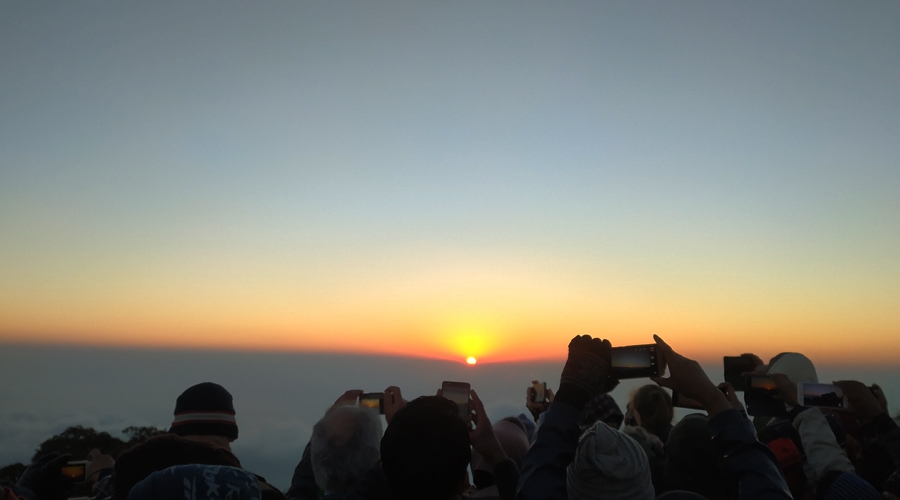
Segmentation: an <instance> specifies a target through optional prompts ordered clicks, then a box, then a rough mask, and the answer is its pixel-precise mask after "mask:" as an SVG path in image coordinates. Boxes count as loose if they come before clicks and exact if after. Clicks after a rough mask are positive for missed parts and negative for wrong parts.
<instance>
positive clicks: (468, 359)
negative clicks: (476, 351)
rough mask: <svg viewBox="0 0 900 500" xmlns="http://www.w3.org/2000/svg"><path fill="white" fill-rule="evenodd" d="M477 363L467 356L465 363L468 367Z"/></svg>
mask: <svg viewBox="0 0 900 500" xmlns="http://www.w3.org/2000/svg"><path fill="white" fill-rule="evenodd" d="M477 362H478V360H477V359H475V358H474V357H473V356H469V357H468V358H466V363H468V364H470V365H474V364H475V363H477Z"/></svg>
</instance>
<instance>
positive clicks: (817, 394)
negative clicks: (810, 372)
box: [797, 382, 849, 409]
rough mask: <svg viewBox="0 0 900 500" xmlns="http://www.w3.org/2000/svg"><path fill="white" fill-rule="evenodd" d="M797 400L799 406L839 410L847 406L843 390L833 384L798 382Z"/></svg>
mask: <svg viewBox="0 0 900 500" xmlns="http://www.w3.org/2000/svg"><path fill="white" fill-rule="evenodd" d="M797 399H798V401H799V403H800V405H801V406H817V407H821V408H839V409H843V408H847V407H848V406H849V405H848V404H847V398H846V396H844V390H843V389H841V388H840V387H839V386H837V385H834V384H816V383H812V382H798V383H797Z"/></svg>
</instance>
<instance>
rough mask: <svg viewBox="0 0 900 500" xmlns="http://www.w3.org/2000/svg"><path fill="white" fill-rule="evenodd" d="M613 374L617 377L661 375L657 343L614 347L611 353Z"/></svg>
mask: <svg viewBox="0 0 900 500" xmlns="http://www.w3.org/2000/svg"><path fill="white" fill-rule="evenodd" d="M610 361H611V363H610V364H611V372H612V373H611V374H610V375H611V376H612V377H614V378H617V379H623V378H644V377H655V376H658V375H659V357H658V355H657V352H656V344H642V345H630V346H625V347H613V348H612V351H611V354H610Z"/></svg>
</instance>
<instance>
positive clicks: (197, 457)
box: [112, 434, 241, 500]
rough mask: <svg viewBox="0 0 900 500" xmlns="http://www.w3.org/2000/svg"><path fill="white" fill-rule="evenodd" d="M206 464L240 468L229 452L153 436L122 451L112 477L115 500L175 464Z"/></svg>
mask: <svg viewBox="0 0 900 500" xmlns="http://www.w3.org/2000/svg"><path fill="white" fill-rule="evenodd" d="M187 464H206V465H228V466H231V467H237V468H240V467H241V463H240V462H239V461H238V459H237V458H236V457H235V456H234V455H232V454H231V453H229V452H228V451H226V450H223V449H220V448H213V447H212V446H210V445H208V444H206V443H201V442H199V441H192V440H190V439H185V438H182V437H179V436H176V435H174V434H164V435H162V436H157V437H152V438H150V439H148V440H146V441H144V442H143V443H140V444H136V445H134V446H132V447H131V448H129V449H127V450H125V451H123V452H122V454H121V455H119V459H118V460H116V465H115V473H114V474H113V497H112V498H113V500H124V499H125V498H126V497H127V496H128V492H130V491H131V488H133V487H134V485H135V484H137V483H138V482H140V481H141V480H143V479H144V478H146V477H147V476H149V475H150V474H152V473H154V472H156V471H158V470H163V469H166V468H168V467H171V466H173V465H187Z"/></svg>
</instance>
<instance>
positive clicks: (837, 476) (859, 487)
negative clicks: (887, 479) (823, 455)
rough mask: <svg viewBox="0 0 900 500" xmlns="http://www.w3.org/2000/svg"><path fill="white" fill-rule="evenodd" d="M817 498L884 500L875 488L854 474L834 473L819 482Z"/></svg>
mask: <svg viewBox="0 0 900 500" xmlns="http://www.w3.org/2000/svg"><path fill="white" fill-rule="evenodd" d="M816 498H821V499H822V500H851V499H852V500H882V499H883V498H884V497H883V496H882V495H881V493H879V492H878V490H876V489H875V487H874V486H872V485H871V484H869V482H868V481H866V480H865V479H863V478H861V477H859V476H857V475H856V474H854V473H852V472H837V471H832V472H830V473H827V475H826V477H823V478H822V480H821V481H820V482H819V491H818V492H817V493H816Z"/></svg>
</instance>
